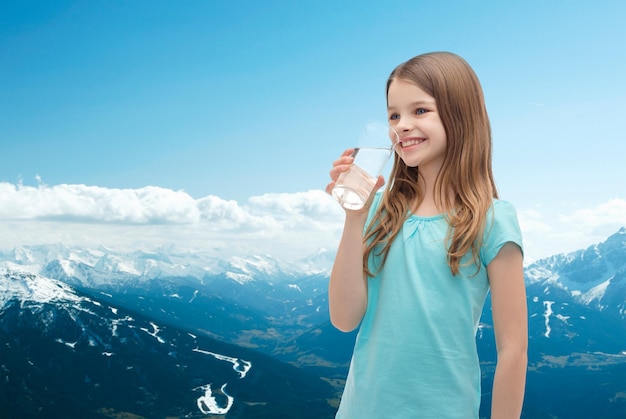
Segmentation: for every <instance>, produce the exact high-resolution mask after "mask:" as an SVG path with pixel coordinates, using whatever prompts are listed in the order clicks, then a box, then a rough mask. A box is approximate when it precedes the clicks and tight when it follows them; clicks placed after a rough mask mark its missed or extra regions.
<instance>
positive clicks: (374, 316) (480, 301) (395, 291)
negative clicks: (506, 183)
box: [336, 194, 522, 419]
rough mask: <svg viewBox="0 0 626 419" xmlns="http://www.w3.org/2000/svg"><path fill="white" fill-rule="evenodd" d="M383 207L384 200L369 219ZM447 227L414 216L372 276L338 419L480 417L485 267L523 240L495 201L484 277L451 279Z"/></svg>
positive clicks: (508, 211) (508, 208)
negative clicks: (479, 342)
mask: <svg viewBox="0 0 626 419" xmlns="http://www.w3.org/2000/svg"><path fill="white" fill-rule="evenodd" d="M379 201H380V194H379V196H377V197H376V200H375V202H374V204H373V205H372V210H371V211H370V217H371V216H372V214H373V210H374V209H375V208H374V207H375V206H376V205H378V203H379ZM447 229H448V224H447V221H446V219H445V217H444V215H440V216H435V217H418V216H415V215H411V216H409V218H408V219H407V220H406V221H405V223H404V225H403V226H402V230H401V231H400V233H399V234H398V236H397V237H396V239H395V241H394V243H393V244H392V246H391V249H390V251H389V256H388V258H387V261H386V262H385V265H384V266H383V268H382V269H381V270H380V271H379V272H378V273H377V274H376V276H375V277H373V278H369V280H368V303H367V310H366V312H365V315H364V317H363V320H362V322H361V326H360V329H359V332H358V335H357V338H356V343H355V347H354V353H353V355H352V361H351V363H350V370H349V373H348V378H347V381H346V385H345V388H344V392H343V396H342V399H341V403H340V406H339V410H338V412H337V416H336V417H337V418H341V419H368V418H372V419H379V418H385V419H390V418H398V419H407V418H437V419H452V418H458V419H468V418H478V411H479V407H480V396H481V395H480V378H481V375H480V366H479V360H478V354H477V349H476V338H475V337H476V330H477V328H478V323H479V320H480V315H481V312H482V309H483V305H484V303H485V299H486V296H487V292H488V290H489V281H488V278H487V269H486V266H487V265H488V264H489V263H490V262H491V261H492V260H493V259H494V258H495V257H496V255H497V254H498V252H499V251H500V249H501V248H502V246H503V245H504V244H505V243H507V242H513V243H515V244H517V245H518V246H519V247H520V249H522V237H521V232H520V228H519V224H518V221H517V215H516V212H515V209H514V208H513V206H512V205H511V204H509V203H508V202H506V201H501V200H494V201H493V205H492V208H491V209H490V213H489V215H488V217H487V227H486V229H485V234H484V242H483V246H482V248H481V250H480V270H479V271H478V274H476V275H475V276H472V275H474V273H475V272H476V266H475V265H474V264H472V265H470V266H465V267H461V272H460V274H459V275H457V276H456V277H453V276H452V274H451V272H450V268H449V266H448V263H447V260H446V248H445V245H444V244H445V243H444V240H445V237H446V233H447ZM374 259H375V258H374ZM372 262H373V263H374V265H375V264H376V262H377V261H376V260H372V257H370V266H371V267H375V266H372Z"/></svg>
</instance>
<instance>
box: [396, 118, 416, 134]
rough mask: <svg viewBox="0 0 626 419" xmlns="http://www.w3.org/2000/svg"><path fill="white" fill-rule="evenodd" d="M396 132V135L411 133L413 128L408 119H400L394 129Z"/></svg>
mask: <svg viewBox="0 0 626 419" xmlns="http://www.w3.org/2000/svg"><path fill="white" fill-rule="evenodd" d="M394 128H395V129H396V131H397V132H398V135H400V136H401V135H402V134H403V133H407V132H410V131H412V130H413V129H414V128H415V127H414V126H413V124H412V123H411V121H410V119H409V118H401V119H400V120H399V121H398V123H397V124H396V126H395V127H394Z"/></svg>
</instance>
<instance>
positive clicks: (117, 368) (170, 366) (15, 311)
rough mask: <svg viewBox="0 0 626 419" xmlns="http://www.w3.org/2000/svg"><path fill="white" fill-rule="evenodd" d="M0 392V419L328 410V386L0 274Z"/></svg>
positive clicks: (48, 283) (47, 283)
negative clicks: (295, 384)
mask: <svg viewBox="0 0 626 419" xmlns="http://www.w3.org/2000/svg"><path fill="white" fill-rule="evenodd" d="M294 383H298V384H299V385H297V386H294ZM0 394H1V395H2V397H0V417H2V418H26V417H29V418H78V417H81V418H82V417H85V418H87V417H88V418H112V417H146V418H148V417H188V418H195V417H197V418H200V417H207V416H210V415H234V416H236V417H241V418H257V417H296V416H297V417H306V418H310V419H317V418H320V417H329V416H330V415H331V414H332V411H333V408H332V406H331V405H329V403H328V399H330V398H333V397H334V389H333V388H332V387H331V386H330V385H328V383H326V382H324V381H322V380H321V379H319V378H318V377H315V376H313V375H311V374H310V373H308V372H305V371H301V370H298V369H296V368H294V367H293V366H291V365H287V364H284V363H281V362H279V361H276V360H274V359H271V358H269V357H267V356H264V355H261V354H260V353H258V352H254V351H250V350H249V349H244V348H241V347H237V346H233V345H228V344H225V343H223V342H219V341H216V340H214V339H211V338H209V337H206V336H201V335H198V334H194V333H190V332H189V331H187V330H182V329H180V328H177V327H175V326H172V325H171V324H168V323H161V322H159V321H156V320H154V319H151V318H147V317H144V316H143V315H141V314H139V313H133V312H131V311H129V310H126V309H124V308H122V307H117V306H115V305H113V304H110V303H109V302H107V301H104V300H98V299H96V298H93V297H91V296H88V295H84V294H83V293H81V292H80V291H79V290H75V289H72V287H70V286H68V285H67V284H63V283H61V282H59V281H57V280H54V279H50V278H45V277H41V276H39V275H35V274H30V273H24V272H14V271H10V270H6V269H3V270H0ZM284 395H289V397H285V396H284ZM303 408H304V409H305V410H304V411H301V409H303ZM294 415H296V416H294ZM303 415H304V416H303ZM220 417H224V416H220ZM228 417H230V416H228Z"/></svg>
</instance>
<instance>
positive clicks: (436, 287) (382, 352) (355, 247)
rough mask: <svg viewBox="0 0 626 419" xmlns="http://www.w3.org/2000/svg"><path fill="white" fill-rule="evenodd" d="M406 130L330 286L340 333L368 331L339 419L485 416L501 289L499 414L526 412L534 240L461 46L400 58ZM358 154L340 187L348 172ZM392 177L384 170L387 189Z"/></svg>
mask: <svg viewBox="0 0 626 419" xmlns="http://www.w3.org/2000/svg"><path fill="white" fill-rule="evenodd" d="M387 109H388V117H389V124H390V126H391V127H392V128H394V129H395V130H396V131H397V133H398V134H399V137H400V141H399V142H398V144H396V145H395V155H394V164H393V168H392V171H391V176H390V177H391V179H390V182H389V183H388V186H387V187H386V189H385V190H384V192H382V193H375V194H372V196H371V197H370V200H369V202H368V205H366V207H365V208H364V209H363V210H359V211H350V210H346V217H345V224H344V229H343V233H342V237H341V241H340V244H339V248H338V250H337V256H336V259H335V262H334V265H333V269H332V272H331V276H330V283H329V308H330V318H331V321H332V323H333V325H335V327H337V328H338V329H340V330H342V331H351V330H354V329H355V328H357V327H358V326H359V325H360V329H359V333H358V335H357V339H356V343H355V348H354V353H353V356H352V362H351V364H350V370H349V373H348V378H347V381H346V385H345V388H344V393H343V396H342V399H341V404H340V406H339V410H338V412H337V418H350V419H366V418H376V419H379V418H399V419H407V418H416V417H419V418H438V419H441V418H459V419H467V418H477V417H478V412H479V406H480V399H481V394H480V392H481V390H480V379H481V374H480V367H479V360H478V355H477V350H476V339H475V336H476V330H477V327H478V323H479V319H480V315H481V312H482V308H483V304H484V302H485V298H486V296H487V292H488V291H489V290H490V291H491V300H492V311H493V323H494V329H495V335H496V347H497V352H498V362H497V367H496V372H495V378H494V383H493V392H492V405H491V417H492V418H494V419H495V418H519V417H520V414H521V408H522V401H523V397H524V385H525V377H526V365H527V355H526V352H527V339H528V338H527V335H528V333H527V309H526V293H525V287H524V275H523V263H522V238H521V233H520V229H519V225H518V222H517V217H516V213H515V209H514V208H513V207H512V206H511V205H510V204H509V203H507V202H505V201H501V200H498V193H497V190H496V186H495V183H494V179H493V174H492V169H491V131H490V126H489V119H488V116H487V111H486V108H485V103H484V98H483V93H482V89H481V86H480V83H479V81H478V79H477V77H476V75H475V74H474V71H473V70H472V69H471V67H470V66H469V65H468V64H467V63H466V62H465V60H463V59H462V58H461V57H459V56H457V55H454V54H451V53H444V52H438V53H430V54H424V55H420V56H417V57H415V58H413V59H411V60H409V61H407V62H406V63H403V64H400V65H399V66H398V67H397V68H396V69H395V70H394V71H393V72H392V73H391V76H390V77H389V80H388V81H387ZM352 151H353V150H346V151H345V152H344V153H343V155H342V156H341V157H340V158H339V159H338V160H336V161H335V162H334V164H333V168H332V170H331V172H330V177H331V183H329V184H328V186H327V188H326V191H327V192H329V193H330V191H331V190H332V188H333V186H334V184H335V181H336V180H337V177H338V176H339V174H340V173H341V172H344V171H346V170H348V168H349V167H350V164H351V163H352V160H353V159H352V157H351V156H350V155H351V153H352ZM383 184H384V179H383V178H382V176H381V177H379V178H378V182H377V184H376V188H377V189H378V188H380V187H381V186H382V185H383Z"/></svg>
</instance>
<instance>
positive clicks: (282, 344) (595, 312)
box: [0, 228, 626, 419]
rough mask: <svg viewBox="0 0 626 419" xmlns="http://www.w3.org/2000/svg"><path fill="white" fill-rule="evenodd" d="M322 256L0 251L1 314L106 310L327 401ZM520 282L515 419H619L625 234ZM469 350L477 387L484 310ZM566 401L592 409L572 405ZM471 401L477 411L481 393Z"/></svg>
mask: <svg viewBox="0 0 626 419" xmlns="http://www.w3.org/2000/svg"><path fill="white" fill-rule="evenodd" d="M333 257H334V252H333V251H331V250H320V252H319V253H317V254H315V255H311V257H309V258H306V259H303V260H301V261H298V262H297V263H285V262H283V261H281V260H280V259H278V258H275V257H272V256H269V255H263V256H260V255H256V256H248V257H231V258H228V259H223V260H220V259H216V258H213V257H211V256H209V255H205V254H201V253H194V252H189V251H181V250H176V249H171V248H169V249H157V250H155V251H153V252H132V253H124V252H119V251H115V250H113V249H106V248H98V249H83V248H70V247H67V246H63V245H60V244H57V245H49V246H24V247H20V248H16V249H14V250H13V251H11V252H5V253H0V269H3V270H0V280H2V278H3V275H4V277H6V278H12V279H11V281H9V282H6V283H5V285H4V288H3V287H2V285H0V303H2V302H6V301H9V300H11V299H12V300H11V301H13V303H11V304H12V305H11V307H12V310H15V309H16V307H18V306H19V305H20V304H21V305H25V306H28V305H29V304H31V303H30V302H33V304H35V302H36V304H39V305H40V306H42V305H43V306H46V307H48V306H49V305H50V304H52V305H54V306H58V307H63V305H64V304H65V305H67V306H72V305H74V306H77V307H82V306H85V307H86V306H88V305H90V304H96V302H97V304H100V306H99V307H100V309H101V310H103V309H102V307H118V309H119V310H126V311H128V312H133V313H136V314H137V315H138V316H145V319H149V320H146V321H144V326H142V327H143V329H145V330H148V331H152V332H155V333H156V329H155V328H154V327H153V326H151V323H150V322H152V323H154V324H155V325H158V328H159V330H166V329H167V328H180V329H184V330H185V331H186V332H189V333H192V334H193V335H194V336H197V337H198V338H206V339H209V337H212V338H216V339H218V340H220V341H222V342H228V343H230V344H235V345H237V346H238V347H246V348H254V349H257V350H259V351H261V352H263V353H265V354H266V355H269V356H271V357H274V358H276V359H279V360H281V361H287V362H289V363H291V364H293V365H296V366H299V367H306V368H307V369H309V370H310V371H313V373H314V374H318V376H322V377H325V379H326V380H328V382H331V383H335V384H336V387H335V391H336V392H337V393H335V395H337V394H338V392H340V391H341V381H340V380H342V379H343V378H345V373H346V370H347V366H348V363H349V360H350V355H351V351H352V344H353V341H354V334H349V335H346V334H342V333H340V332H338V331H336V330H335V329H334V328H333V327H332V326H331V325H330V324H329V322H328V302H327V283H328V272H329V268H330V266H331V264H332V260H333ZM525 277H526V285H527V294H528V309H529V338H530V341H529V372H528V383H529V386H528V390H527V401H526V404H525V408H524V411H525V413H524V415H523V417H525V418H533V419H534V418H548V417H603V418H604V417H606V418H611V417H626V398H625V397H623V394H624V392H626V381H624V380H623V377H625V376H626V309H625V307H626V229H625V228H622V229H620V230H619V231H618V232H616V233H615V234H613V235H612V236H610V237H609V238H607V240H605V241H604V242H602V243H599V244H597V245H594V246H590V247H589V248H587V249H582V250H579V251H576V252H572V253H569V254H560V255H555V256H552V257H549V258H546V259H542V260H539V261H536V262H534V263H533V264H531V265H529V266H527V267H526V268H525ZM6 284H10V285H6ZM33 284H38V287H39V286H41V288H40V289H38V288H37V287H34V286H33ZM16 301H20V303H17V302H16ZM29 301H30V302H29ZM68 302H72V304H70V303H68ZM4 306H5V307H6V304H5V303H4ZM1 307H2V305H1V304H0V318H2V316H4V318H5V319H6V318H7V317H6V313H7V311H6V310H5V311H4V312H3V311H2V308H1ZM95 310H96V309H95V308H94V309H92V311H94V312H96V313H107V315H108V313H112V311H111V310H110V309H109V310H108V311H107V310H104V311H100V312H98V311H95ZM13 315H14V316H15V314H13ZM103 315H104V314H103ZM48 317H50V316H49V315H48ZM52 317H54V316H52ZM39 324H40V325H41V324H43V323H41V322H40V323H39ZM134 330H142V329H141V327H139V328H138V327H135V329H134ZM159 336H162V335H161V334H160V335H159ZM179 339H181V341H182V340H183V338H179ZM67 342H71V341H70V340H68V341H67ZM477 343H478V348H479V352H480V354H481V361H482V367H483V372H484V373H483V386H484V388H489V386H490V385H491V382H490V380H491V379H492V378H493V367H494V365H495V358H496V354H495V339H494V336H493V322H492V319H491V311H490V303H489V301H488V303H487V305H486V307H485V310H484V312H483V316H482V319H481V325H480V328H479V333H478V336H477ZM240 349H241V348H240ZM1 350H2V349H1V348H0V351H1ZM216 353H217V352H216ZM1 356H3V355H2V353H0V357H1ZM225 356H231V355H225ZM231 357H232V356H231ZM0 359H4V358H0ZM244 359H245V358H244ZM620 377H622V379H621V378H620ZM0 378H1V377H0ZM555 389H559V390H558V391H556V390H555ZM547 393H549V394H550V397H549V398H548V399H546V396H545V395H546V394H547ZM572 395H574V396H572ZM224 397H225V396H224ZM572 397H574V399H576V400H577V399H580V400H583V399H585V397H586V398H587V399H593V400H594V402H593V403H591V404H589V403H587V404H584V405H578V404H575V403H574V404H572V403H571V400H574V399H572ZM483 402H484V405H485V406H488V405H489V402H490V394H489V393H485V396H484V399H483ZM320 417H321V416H320ZM328 417H330V416H328Z"/></svg>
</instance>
